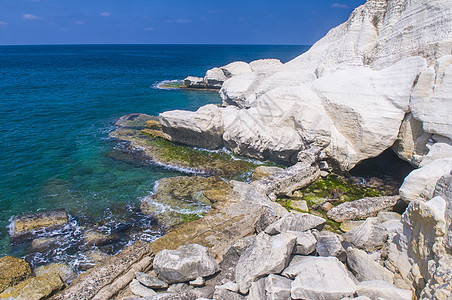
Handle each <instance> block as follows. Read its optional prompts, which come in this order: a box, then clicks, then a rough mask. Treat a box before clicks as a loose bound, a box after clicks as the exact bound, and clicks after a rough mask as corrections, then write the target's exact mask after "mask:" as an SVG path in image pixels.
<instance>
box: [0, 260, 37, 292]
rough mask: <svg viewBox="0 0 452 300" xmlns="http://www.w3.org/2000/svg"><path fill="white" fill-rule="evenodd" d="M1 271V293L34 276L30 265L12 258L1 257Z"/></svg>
mask: <svg viewBox="0 0 452 300" xmlns="http://www.w3.org/2000/svg"><path fill="white" fill-rule="evenodd" d="M0 270H1V272H0V293H1V292H3V291H4V290H5V289H7V288H8V287H10V286H13V285H15V284H17V283H19V282H21V281H23V280H25V279H27V278H29V277H31V275H32V272H31V267H30V264H29V263H27V262H26V261H25V260H23V259H20V258H15V257H12V256H3V257H0Z"/></svg>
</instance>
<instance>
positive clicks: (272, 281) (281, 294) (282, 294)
mask: <svg viewBox="0 0 452 300" xmlns="http://www.w3.org/2000/svg"><path fill="white" fill-rule="evenodd" d="M291 287H292V280H290V279H287V278H286V277H283V276H280V275H275V274H270V275H268V276H267V277H266V278H265V294H266V298H265V299H269V300H286V299H290V289H291Z"/></svg>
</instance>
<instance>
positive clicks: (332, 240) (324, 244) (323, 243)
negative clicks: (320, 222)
mask: <svg viewBox="0 0 452 300" xmlns="http://www.w3.org/2000/svg"><path fill="white" fill-rule="evenodd" d="M315 237H316V239H317V245H316V251H317V253H318V254H319V256H334V257H337V258H338V259H339V260H340V261H345V260H346V255H345V249H344V247H342V243H341V240H340V239H339V237H338V235H337V234H336V233H334V232H330V231H322V232H319V233H315Z"/></svg>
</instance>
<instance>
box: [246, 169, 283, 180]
mask: <svg viewBox="0 0 452 300" xmlns="http://www.w3.org/2000/svg"><path fill="white" fill-rule="evenodd" d="M283 170H284V169H283V168H280V167H267V166H259V167H257V168H256V169H254V172H253V175H252V176H251V178H252V179H253V180H259V179H262V178H264V177H267V176H270V175H272V174H275V173H277V172H281V171H283Z"/></svg>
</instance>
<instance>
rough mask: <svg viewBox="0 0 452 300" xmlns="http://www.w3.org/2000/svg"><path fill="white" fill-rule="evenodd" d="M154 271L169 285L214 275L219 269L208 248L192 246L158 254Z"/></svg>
mask: <svg viewBox="0 0 452 300" xmlns="http://www.w3.org/2000/svg"><path fill="white" fill-rule="evenodd" d="M154 270H155V272H156V273H157V276H158V277H159V278H160V279H163V280H164V281H166V282H168V283H178V282H186V281H190V280H194V279H196V278H198V277H207V276H210V275H213V274H215V273H216V272H217V271H218V270H219V267H218V264H217V263H216V262H215V261H214V259H213V258H212V256H211V255H210V254H209V252H208V251H207V248H206V247H203V246H201V245H197V244H190V245H186V246H181V247H179V248H178V249H177V250H163V251H160V252H159V253H157V254H156V256H155V259H154Z"/></svg>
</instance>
